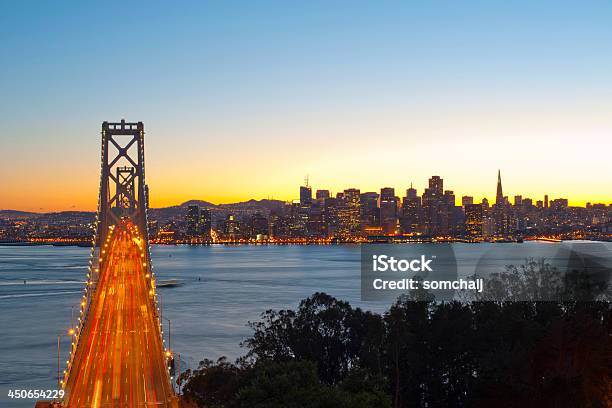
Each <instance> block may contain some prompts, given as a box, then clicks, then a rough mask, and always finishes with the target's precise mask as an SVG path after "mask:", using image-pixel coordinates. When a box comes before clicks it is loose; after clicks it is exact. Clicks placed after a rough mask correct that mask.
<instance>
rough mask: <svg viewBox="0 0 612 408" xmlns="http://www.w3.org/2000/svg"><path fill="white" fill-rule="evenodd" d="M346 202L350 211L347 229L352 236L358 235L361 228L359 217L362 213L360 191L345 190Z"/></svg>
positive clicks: (353, 189) (354, 189)
mask: <svg viewBox="0 0 612 408" xmlns="http://www.w3.org/2000/svg"><path fill="white" fill-rule="evenodd" d="M344 200H345V202H346V206H347V210H348V220H347V224H348V225H347V227H348V230H349V233H350V234H351V235H358V234H359V230H360V227H361V223H360V221H359V218H360V217H359V216H360V213H361V200H360V191H359V189H356V188H349V189H347V190H344Z"/></svg>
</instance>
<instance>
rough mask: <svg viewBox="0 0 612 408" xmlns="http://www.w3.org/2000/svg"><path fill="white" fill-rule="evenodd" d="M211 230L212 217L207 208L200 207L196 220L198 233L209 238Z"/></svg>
mask: <svg viewBox="0 0 612 408" xmlns="http://www.w3.org/2000/svg"><path fill="white" fill-rule="evenodd" d="M211 231H212V217H211V213H210V210H209V209H208V208H201V209H200V220H199V222H198V233H199V235H201V236H202V237H203V238H204V239H210V238H211Z"/></svg>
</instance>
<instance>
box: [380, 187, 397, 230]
mask: <svg viewBox="0 0 612 408" xmlns="http://www.w3.org/2000/svg"><path fill="white" fill-rule="evenodd" d="M398 201H399V200H398V199H397V197H396V196H395V189H394V188H392V187H384V188H381V189H380V225H381V226H382V227H383V232H384V233H385V234H387V235H393V234H395V228H396V226H397V203H398Z"/></svg>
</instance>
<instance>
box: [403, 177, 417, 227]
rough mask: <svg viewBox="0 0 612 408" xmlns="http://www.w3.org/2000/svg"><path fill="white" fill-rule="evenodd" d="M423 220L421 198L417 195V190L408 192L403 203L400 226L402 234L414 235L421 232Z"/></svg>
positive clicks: (411, 189) (412, 189)
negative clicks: (420, 223)
mask: <svg viewBox="0 0 612 408" xmlns="http://www.w3.org/2000/svg"><path fill="white" fill-rule="evenodd" d="M420 219H421V198H420V197H419V196H418V195H417V191H416V189H415V188H412V185H410V188H409V189H408V190H406V197H404V200H403V202H402V213H401V216H400V226H401V228H402V233H404V234H413V233H417V232H419V222H420Z"/></svg>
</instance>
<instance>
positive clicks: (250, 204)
mask: <svg viewBox="0 0 612 408" xmlns="http://www.w3.org/2000/svg"><path fill="white" fill-rule="evenodd" d="M190 205H198V206H200V207H201V208H208V209H210V210H211V211H213V213H216V214H224V213H229V212H232V211H236V212H244V211H246V212H258V211H260V212H262V213H268V212H270V211H273V210H278V209H280V208H282V206H283V205H284V201H280V200H267V199H263V200H254V199H251V200H248V201H243V202H239V203H231V204H213V203H211V202H208V201H203V200H189V201H185V202H184V203H182V204H179V205H173V206H170V207H161V208H150V209H149V218H151V219H155V220H158V221H160V222H162V223H163V222H166V221H168V220H171V219H183V218H184V217H185V214H186V212H187V207H188V206H190ZM94 215H95V213H94V212H92V211H60V212H49V213H35V212H28V211H18V210H0V219H5V220H28V219H37V220H40V221H48V220H59V219H66V220H68V219H73V220H76V219H82V220H83V221H84V222H89V220H90V219H92V218H93V217H94Z"/></svg>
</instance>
